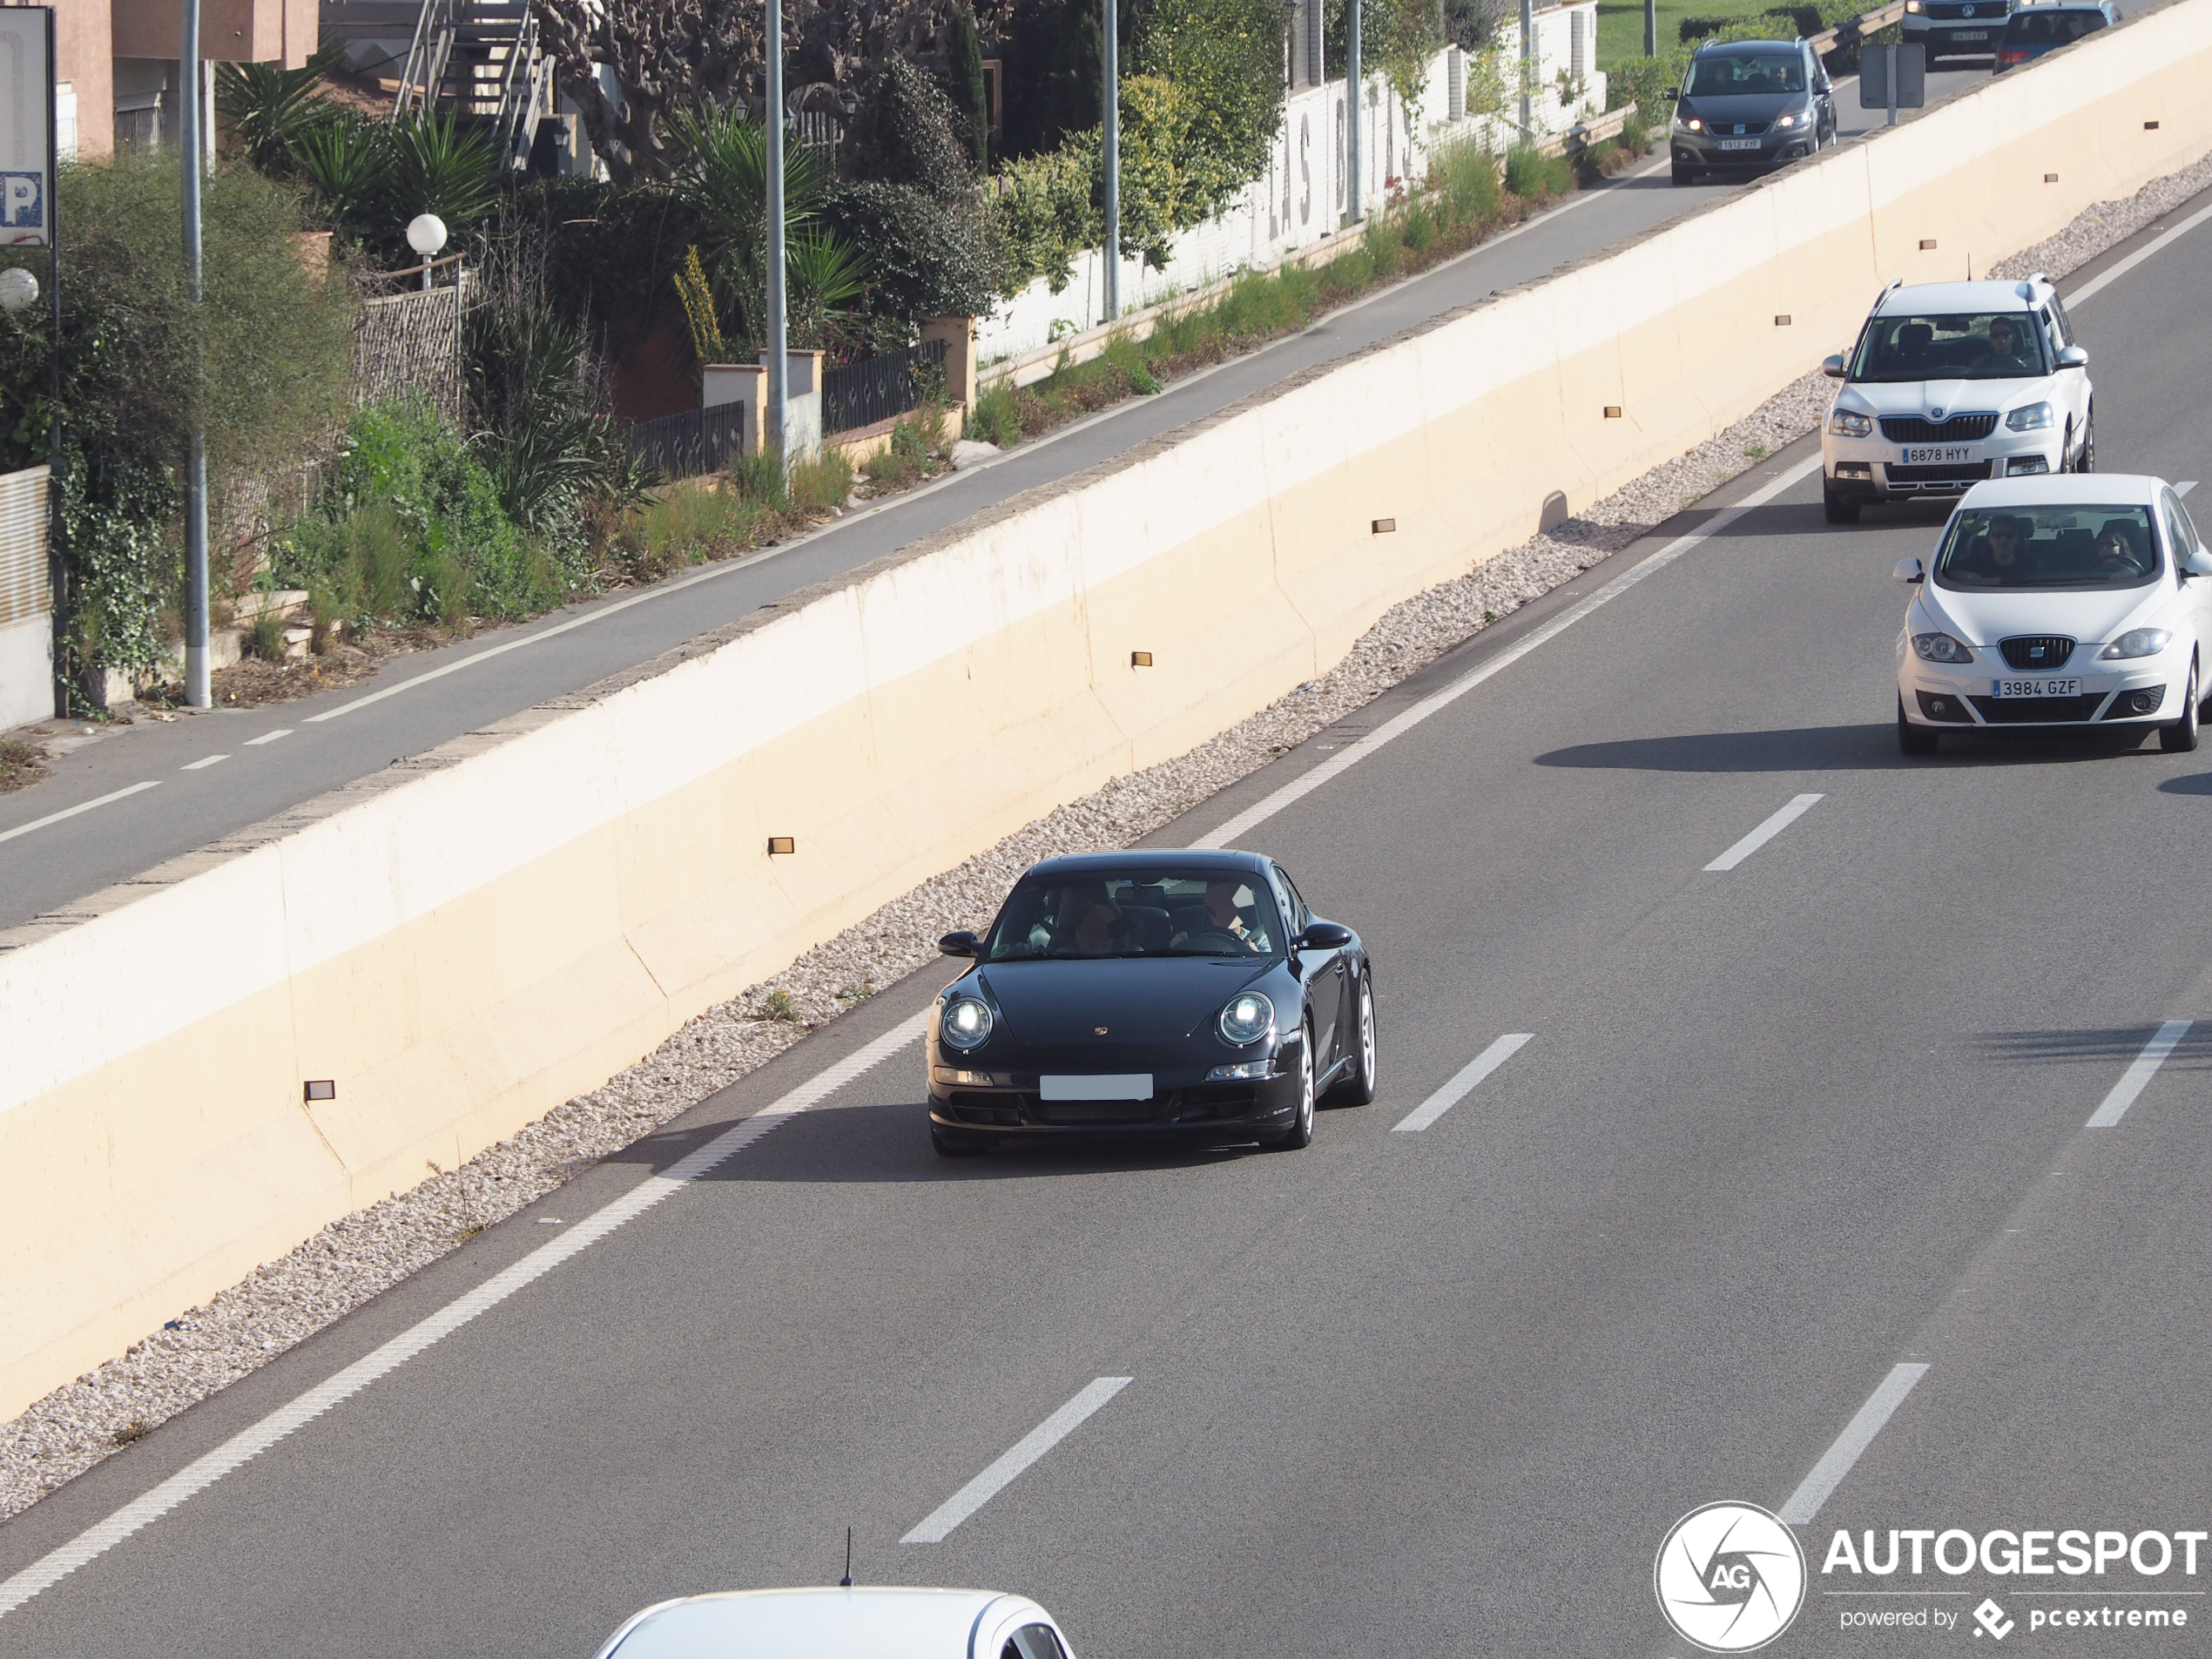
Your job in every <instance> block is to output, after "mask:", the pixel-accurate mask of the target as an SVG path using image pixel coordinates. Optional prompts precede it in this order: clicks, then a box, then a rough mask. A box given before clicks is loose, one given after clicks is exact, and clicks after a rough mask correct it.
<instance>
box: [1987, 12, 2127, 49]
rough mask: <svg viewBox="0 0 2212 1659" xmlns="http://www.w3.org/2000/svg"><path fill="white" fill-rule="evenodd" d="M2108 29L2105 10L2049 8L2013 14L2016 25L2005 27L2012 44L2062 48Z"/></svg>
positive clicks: (2007, 42) (2006, 37)
mask: <svg viewBox="0 0 2212 1659" xmlns="http://www.w3.org/2000/svg"><path fill="white" fill-rule="evenodd" d="M2104 26H2105V16H2104V13H2103V12H2101V11H2059V10H2054V9H2053V8H2051V7H2048V6H2031V7H2030V8H2029V9H2028V10H2026V11H2016V12H2014V13H2013V20H2012V22H2010V23H2008V24H2006V25H2005V39H2006V44H2011V45H2027V46H2062V45H2064V44H2066V43H2067V41H2070V40H2079V39H2080V38H2081V37H2082V36H2084V35H2086V34H2088V33H2090V32H2092V31H2093V30H2099V29H2101V28H2103V27H2104Z"/></svg>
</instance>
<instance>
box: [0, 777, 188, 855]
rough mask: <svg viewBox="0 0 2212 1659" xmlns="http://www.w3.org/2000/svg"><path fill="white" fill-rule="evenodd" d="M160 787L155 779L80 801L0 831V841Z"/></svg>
mask: <svg viewBox="0 0 2212 1659" xmlns="http://www.w3.org/2000/svg"><path fill="white" fill-rule="evenodd" d="M160 787H161V779H158V778H155V779H149V780H148V781H147V782H145V783H143V784H132V786H130V788H128V789H118V790H117V791H116V792H114V793H113V794H111V795H102V796H101V797H100V798H99V799H98V800H88V801H81V802H79V803H78V805H77V806H64V807H63V808H62V810H61V811H59V812H58V813H47V814H46V816H45V817H44V818H34V819H31V820H30V822H29V823H28V824H18V825H17V826H15V828H13V829H11V830H0V841H12V840H15V839H16V837H17V836H18V835H28V834H30V832H31V831H33V830H35V829H44V828H45V827H46V826H47V825H49V824H58V823H60V822H61V821H62V819H64V818H74V817H76V816H77V815H78V813H89V812H91V810H92V808H94V807H95V806H106V805H107V804H108V802H110V801H111V800H121V799H123V798H124V797H125V795H135V794H137V793H138V792H139V791H140V790H141V789H158V788H160Z"/></svg>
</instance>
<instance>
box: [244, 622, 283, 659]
mask: <svg viewBox="0 0 2212 1659" xmlns="http://www.w3.org/2000/svg"><path fill="white" fill-rule="evenodd" d="M284 644H285V641H284V618H283V617H282V616H280V614H279V613H278V612H276V611H274V610H264V611H262V612H261V613H260V615H259V616H257V617H254V618H253V621H252V622H250V623H248V624H246V627H245V628H244V630H242V631H241V632H240V634H239V642H238V648H239V651H241V652H243V653H244V654H245V655H246V656H248V657H258V658H260V659H261V660H262V661H263V662H265V663H277V662H282V661H283V660H284Z"/></svg>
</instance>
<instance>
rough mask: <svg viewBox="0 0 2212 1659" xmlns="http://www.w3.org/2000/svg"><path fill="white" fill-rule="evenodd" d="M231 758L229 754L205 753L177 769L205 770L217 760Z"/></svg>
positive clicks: (189, 770) (188, 770)
mask: <svg viewBox="0 0 2212 1659" xmlns="http://www.w3.org/2000/svg"><path fill="white" fill-rule="evenodd" d="M228 759H230V757H229V756H228V755H203V756H201V757H200V758H199V759H198V760H195V761H192V763H190V764H189V765H182V766H179V767H178V768H177V770H178V771H179V772H205V771H206V769H207V768H208V767H210V766H212V765H214V764H215V763H216V762H217V761H219V760H228Z"/></svg>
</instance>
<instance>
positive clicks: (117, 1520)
mask: <svg viewBox="0 0 2212 1659" xmlns="http://www.w3.org/2000/svg"><path fill="white" fill-rule="evenodd" d="M928 1021H929V1016H928V1014H927V1011H924V1012H923V1013H921V1014H917V1015H914V1017H913V1018H912V1019H909V1020H904V1021H901V1022H900V1023H899V1024H898V1025H896V1026H894V1028H892V1029H890V1030H889V1031H887V1032H885V1033H884V1034H883V1035H881V1036H880V1037H878V1038H877V1039H876V1040H875V1041H874V1042H871V1043H869V1044H868V1045H867V1047H865V1048H863V1049H858V1050H856V1051H855V1052H854V1053H853V1054H850V1055H846V1057H845V1058H844V1059H842V1060H840V1061H839V1062H837V1063H836V1064H834V1065H832V1066H827V1067H825V1068H824V1069H822V1070H820V1071H818V1072H816V1073H815V1074H814V1075H813V1076H812V1077H810V1078H808V1079H807V1080H806V1082H803V1083H801V1084H799V1087H798V1088H796V1089H792V1091H791V1092H790V1093H789V1094H787V1095H785V1096H783V1097H782V1098H781V1099H779V1100H777V1101H775V1102H774V1103H772V1104H770V1105H767V1106H764V1107H762V1108H761V1109H759V1111H757V1112H755V1113H754V1114H753V1115H752V1116H750V1117H748V1118H746V1119H745V1122H743V1123H738V1124H737V1125H736V1126H734V1127H733V1128H732V1129H729V1130H725V1131H724V1132H723V1133H722V1134H720V1135H718V1136H715V1137H714V1139H712V1140H711V1141H709V1142H708V1143H706V1144H705V1146H702V1147H701V1148H699V1150H698V1151H696V1152H693V1153H691V1155H690V1156H689V1157H683V1158H679V1159H678V1160H677V1162H676V1163H672V1164H671V1165H670V1166H669V1167H668V1169H667V1170H665V1171H664V1172H663V1173H661V1174H659V1175H653V1176H648V1177H646V1178H645V1179H644V1181H642V1182H640V1183H638V1184H637V1185H636V1186H635V1187H632V1188H631V1190H629V1191H628V1192H626V1193H624V1195H623V1196H622V1197H619V1198H617V1199H616V1200H615V1201H614V1202H613V1203H612V1204H608V1205H607V1206H606V1207H605V1208H604V1209H602V1210H600V1211H597V1213H595V1214H593V1215H590V1216H588V1217H585V1218H584V1219H583V1220H582V1221H580V1222H578V1223H577V1224H576V1225H575V1226H573V1227H571V1228H570V1229H569V1230H568V1231H566V1232H564V1233H563V1234H561V1236H560V1237H559V1238H554V1239H551V1240H550V1241H549V1242H547V1243H545V1244H540V1245H539V1246H538V1247H537V1248H536V1250H534V1251H530V1253H529V1255H527V1256H525V1257H523V1258H522V1260H520V1261H518V1262H516V1263H515V1264H514V1265H512V1266H511V1267H507V1268H504V1269H502V1270H501V1271H499V1272H496V1273H495V1274H493V1275H492V1276H491V1278H488V1279H486V1280H485V1281H484V1282H483V1283H482V1285H478V1286H477V1287H476V1288H475V1290H473V1291H469V1292H468V1293H467V1294H466V1295H465V1296H461V1297H458V1298H455V1299H454V1300H453V1301H451V1302H448V1303H447V1304H446V1305H445V1306H443V1307H442V1308H440V1309H439V1310H438V1311H437V1312H435V1313H433V1314H431V1315H430V1316H429V1318H426V1319H424V1320H422V1321H421V1323H420V1324H418V1325H415V1326H414V1327H413V1328H411V1329H409V1330H407V1331H403V1332H401V1333H400V1334H399V1335H398V1336H395V1337H394V1338H393V1339H391V1340H390V1341H388V1342H387V1343H385V1344H384V1345H382V1346H381V1347H379V1348H376V1349H374V1351H372V1352H369V1353H367V1354H365V1355H363V1356H362V1357H361V1359H356V1360H355V1361H354V1363H353V1364H352V1365H350V1366H347V1367H346V1368H345V1369H344V1370H343V1371H341V1372H339V1373H338V1374H337V1375H336V1376H334V1377H332V1378H331V1379H329V1380H327V1382H323V1383H320V1384H318V1385H317V1386H314V1387H313V1388H310V1389H309V1390H308V1391H307V1393H304V1394H301V1395H300V1397H299V1398H298V1399H294V1400H293V1401H291V1402H290V1403H289V1404H287V1405H285V1406H279V1407H278V1408H277V1409H276V1410H275V1411H273V1412H272V1413H269V1414H268V1415H267V1416H266V1417H265V1418H263V1419H262V1420H260V1422H258V1423H255V1424H254V1425H253V1426H251V1427H249V1428H245V1429H241V1430H240V1431H239V1433H236V1434H233V1436H231V1438H230V1439H229V1440H225V1441H224V1442H223V1443H222V1444H221V1445H220V1446H219V1447H216V1448H215V1449H214V1450H213V1451H212V1452H208V1453H205V1454H204V1455H202V1456H200V1457H199V1458H197V1459H195V1460H193V1461H192V1462H190V1463H187V1464H186V1465H185V1467H183V1468H181V1469H179V1470H178V1471H177V1473H176V1474H172V1475H171V1476H170V1477H169V1478H168V1479H167V1480H164V1481H163V1482H162V1483H161V1484H160V1485H159V1486H158V1487H154V1488H153V1489H152V1491H150V1492H148V1493H146V1494H144V1495H143V1496H141V1497H138V1498H136V1499H134V1500H132V1501H131V1502H129V1503H127V1504H125V1505H124V1506H123V1507H122V1508H120V1509H118V1510H117V1511H116V1512H115V1513H114V1514H111V1515H110V1516H109V1517H108V1518H107V1519H106V1520H105V1521H101V1522H99V1523H98V1525H97V1526H94V1527H88V1528H87V1529H86V1530H85V1531H84V1532H82V1533H79V1534H78V1535H77V1536H76V1537H75V1538H72V1539H71V1540H70V1541H69V1542H67V1543H66V1544H64V1545H63V1546H62V1547H61V1548H58V1549H57V1550H55V1551H53V1552H52V1553H51V1554H48V1555H45V1556H43V1557H42V1558H40V1559H39V1560H37V1561H33V1562H32V1563H31V1564H30V1566H29V1567H26V1568H24V1569H23V1571H22V1572H20V1573H17V1575H15V1576H14V1577H13V1578H11V1579H9V1580H8V1581H6V1582H4V1583H0V1618H4V1617H5V1616H6V1615H9V1614H10V1613H12V1612H14V1611H15V1610H16V1608H19V1607H21V1606H22V1605H23V1604H24V1602H28V1601H29V1600H30V1598H31V1597H32V1596H34V1595H37V1594H38V1592H39V1591H41V1590H43V1589H45V1588H48V1587H49V1586H51V1585H53V1584H56V1583H58V1582H59V1581H61V1580H63V1579H64V1578H66V1577H67V1576H68V1575H70V1574H71V1573H73V1572H75V1571H76V1570H77V1569H78V1568H80V1567H83V1566H84V1565H86V1564H87V1563H88V1562H91V1561H96V1560H98V1558H99V1557H100V1556H102V1555H104V1554H106V1553H107V1552H108V1551H109V1550H111V1549H112V1548H115V1547H116V1546H117V1545H118V1544H119V1543H121V1542H122V1541H124V1540H125V1539H126V1538H128V1537H129V1536H130V1535H131V1534H132V1533H134V1532H137V1531H138V1529H139V1528H140V1527H144V1526H145V1525H147V1524H148V1523H149V1522H151V1521H156V1520H158V1519H159V1518H160V1517H161V1516H163V1515H165V1514H168V1513H169V1511H170V1510H172V1509H174V1508H175V1507H177V1506H178V1505H179V1504H180V1503H182V1502H184V1501H185V1499H187V1498H189V1497H191V1496H192V1495H193V1494H195V1493H198V1492H201V1491H204V1490H206V1488H207V1487H211V1486H212V1485H213V1484H214V1483H215V1482H216V1481H218V1480H221V1479H222V1478H223V1477H224V1476H225V1475H226V1474H229V1473H230V1472H231V1471H232V1470H233V1469H235V1468H237V1467H239V1466H240V1465H242V1464H244V1463H246V1462H247V1461H248V1460H251V1459H253V1458H255V1457H258V1456H259V1455H260V1453H263V1452H266V1451H267V1450H268V1449H269V1447H272V1446H274V1445H275V1444H276V1443H277V1442H278V1441H279V1440H282V1439H284V1438H285V1436H286V1435H287V1434H290V1433H292V1432H293V1430H295V1429H298V1428H300V1427H303V1426H305V1425H307V1424H308V1423H311V1422H313V1421H314V1420H315V1419H316V1418H318V1417H320V1416H321V1415H322V1413H325V1412H327V1411H328V1410H329V1409H330V1408H331V1407H332V1406H336V1405H338V1404H340V1403H341V1401H343V1400H346V1399H349V1398H351V1397H352V1396H353V1395H354V1394H357V1393H360V1392H361V1390H362V1389H364V1388H366V1387H368V1385H369V1384H371V1383H373V1382H374V1381H375V1380H376V1379H378V1378H379V1377H381V1376H383V1375H384V1374H385V1373H386V1372H390V1371H394V1370H396V1369H397V1368H398V1367H400V1366H403V1365H405V1364H406V1363H407V1362H408V1360H410V1359H414V1358H415V1355H417V1354H419V1353H421V1352H422V1351H423V1350H424V1349H426V1348H428V1347H429V1346H431V1345H433V1344H434V1343H435V1342H437V1341H438V1340H439V1339H441V1338H442V1337H448V1336H450V1335H452V1334H453V1333H454V1332H455V1331H458V1330H459V1329H461V1327H462V1325H466V1324H468V1323H469V1320H471V1319H473V1318H475V1317H476V1316H477V1315H478V1314H480V1313H482V1312H487V1311H488V1310H489V1309H492V1308H495V1307H497V1306H498V1305H500V1304H501V1303H502V1302H504V1301H505V1300H506V1299H507V1298H509V1297H510V1296H512V1295H514V1294H515V1292H516V1291H519V1290H521V1289H522V1288H523V1286H524V1285H529V1284H530V1283H532V1282H533V1281H534V1280H536V1279H537V1278H542V1277H543V1275H545V1274H546V1273H548V1272H550V1271H552V1270H553V1269H554V1268H556V1267H558V1266H559V1265H560V1264H562V1263H563V1262H565V1261H567V1260H568V1259H569V1258H570V1257H571V1256H575V1255H577V1254H580V1253H581V1252H582V1251H584V1250H586V1249H588V1248H590V1246H591V1245H593V1244H597V1243H598V1242H599V1240H601V1239H602V1238H605V1237H606V1236H607V1235H608V1234H609V1233H611V1232H613V1231H615V1230H616V1229H617V1227H620V1226H621V1225H622V1224H624V1222H627V1221H632V1220H635V1219H636V1218H637V1217H639V1216H642V1215H644V1213H645V1211H648V1210H650V1209H651V1208H652V1207H653V1206H654V1205H655V1204H658V1203H659V1202H660V1201H661V1200H662V1199H664V1198H665V1197H668V1196H669V1195H670V1194H671V1193H673V1192H677V1191H680V1190H682V1189H683V1188H684V1187H685V1185H686V1184H688V1183H691V1182H693V1181H696V1180H698V1178H699V1177H701V1176H704V1175H705V1174H707V1173H708V1172H709V1171H711V1170H715V1169H718V1168H719V1167H720V1166H721V1165H722V1164H723V1163H726V1162H728V1161H729V1160H730V1159H731V1158H732V1157H735V1156H736V1155H737V1154H738V1153H739V1152H742V1151H743V1150H745V1148H746V1147H748V1146H751V1145H752V1143H754V1142H755V1141H757V1140H759V1139H760V1138H761V1137H762V1136H765V1135H766V1134H768V1133H769V1132H770V1131H771V1130H774V1129H776V1128H778V1127H779V1126H780V1125H782V1124H784V1123H788V1122H789V1121H790V1120H791V1119H792V1118H794V1117H796V1116H799V1113H801V1112H803V1111H805V1110H806V1109H807V1108H808V1107H810V1106H814V1105H818V1104H819V1103H821V1102H822V1101H824V1100H826V1099H827V1098H828V1097H829V1096H831V1095H833V1094H834V1093H835V1092H836V1091H837V1090H838V1089H842V1088H843V1087H844V1086H845V1085H846V1084H847V1083H849V1082H853V1080H854V1079H855V1078H857V1077H859V1076H861V1074H862V1073H864V1072H867V1071H868V1070H869V1069H872V1068H873V1067H875V1066H877V1065H879V1064H880V1063H881V1062H884V1061H885V1060H887V1059H889V1058H890V1057H891V1056H892V1055H894V1054H897V1053H898V1052H899V1051H900V1049H906V1048H908V1047H910V1046H912V1044H913V1043H914V1042H915V1041H916V1039H918V1038H919V1037H920V1036H921V1034H922V1032H923V1031H924V1030H925V1029H926V1028H927V1026H928Z"/></svg>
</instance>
